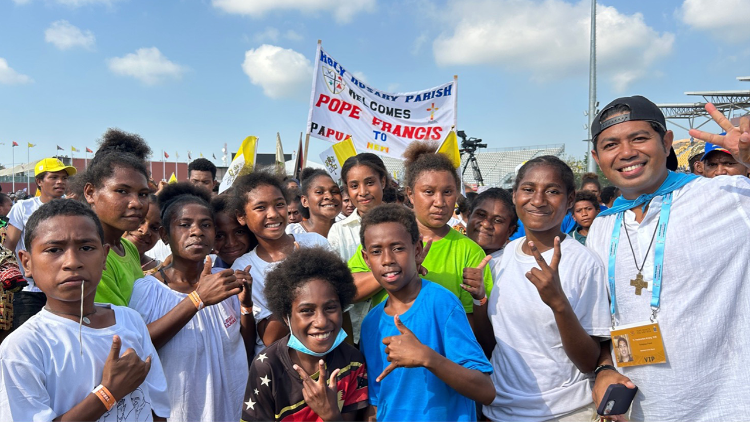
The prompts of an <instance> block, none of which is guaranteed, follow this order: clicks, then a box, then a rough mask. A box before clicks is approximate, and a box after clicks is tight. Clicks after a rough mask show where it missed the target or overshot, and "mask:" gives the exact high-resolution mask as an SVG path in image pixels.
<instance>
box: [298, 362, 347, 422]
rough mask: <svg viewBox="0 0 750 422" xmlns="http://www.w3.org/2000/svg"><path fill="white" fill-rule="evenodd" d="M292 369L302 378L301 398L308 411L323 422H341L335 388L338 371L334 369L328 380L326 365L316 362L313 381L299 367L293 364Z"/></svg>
mask: <svg viewBox="0 0 750 422" xmlns="http://www.w3.org/2000/svg"><path fill="white" fill-rule="evenodd" d="M293 368H294V370H295V371H297V373H298V374H299V376H300V377H301V378H302V397H303V398H304V399H305V403H307V405H308V406H310V409H312V410H313V412H315V413H316V414H317V415H318V416H320V418H321V419H323V420H324V421H334V420H341V412H340V411H339V403H338V387H337V386H336V377H337V376H338V374H339V371H340V369H335V370H334V371H333V372H332V373H331V376H330V378H328V379H326V364H325V362H324V361H323V359H321V360H320V361H319V362H318V371H319V373H318V380H317V381H315V380H313V379H312V378H310V375H308V374H307V372H305V370H304V369H302V367H301V366H299V365H297V364H295V365H294V366H293Z"/></svg>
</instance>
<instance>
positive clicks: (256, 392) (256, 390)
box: [253, 388, 260, 396]
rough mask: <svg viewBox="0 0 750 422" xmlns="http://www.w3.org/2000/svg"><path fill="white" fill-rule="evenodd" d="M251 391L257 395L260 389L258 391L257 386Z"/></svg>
mask: <svg viewBox="0 0 750 422" xmlns="http://www.w3.org/2000/svg"><path fill="white" fill-rule="evenodd" d="M253 392H254V393H255V395H256V396H257V395H258V393H260V391H258V389H257V388H256V389H255V390H253Z"/></svg>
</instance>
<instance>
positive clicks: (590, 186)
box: [580, 173, 602, 201]
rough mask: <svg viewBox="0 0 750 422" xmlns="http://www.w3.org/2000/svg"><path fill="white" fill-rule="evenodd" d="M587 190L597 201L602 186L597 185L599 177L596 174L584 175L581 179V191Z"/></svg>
mask: <svg viewBox="0 0 750 422" xmlns="http://www.w3.org/2000/svg"><path fill="white" fill-rule="evenodd" d="M580 190H587V191H589V192H591V193H593V194H594V195H596V200H597V201H599V200H600V198H599V195H600V194H601V192H602V185H601V184H600V183H599V176H598V175H597V174H596V173H584V175H583V176H582V177H581V189H580Z"/></svg>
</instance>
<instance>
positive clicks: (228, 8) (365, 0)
mask: <svg viewBox="0 0 750 422" xmlns="http://www.w3.org/2000/svg"><path fill="white" fill-rule="evenodd" d="M66 1H72V0H66ZM78 1H80V0H78ZM375 1H376V0H211V3H212V4H213V6H214V7H216V8H219V9H221V10H223V11H225V12H227V13H234V14H239V15H248V16H252V17H255V18H257V17H261V16H263V15H265V14H266V13H267V12H269V11H272V10H298V11H300V12H303V13H309V12H333V16H334V18H335V19H336V21H338V22H340V23H346V22H350V21H351V20H352V18H353V17H354V15H356V14H357V13H360V12H372V11H373V10H374V9H375Z"/></svg>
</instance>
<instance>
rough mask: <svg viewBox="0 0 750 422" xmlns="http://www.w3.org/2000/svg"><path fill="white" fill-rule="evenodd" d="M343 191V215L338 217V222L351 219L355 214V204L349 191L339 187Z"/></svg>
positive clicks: (340, 214)
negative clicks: (347, 218)
mask: <svg viewBox="0 0 750 422" xmlns="http://www.w3.org/2000/svg"><path fill="white" fill-rule="evenodd" d="M339 190H340V191H341V213H339V215H337V216H336V222H337V223H338V222H339V221H341V220H343V219H345V218H346V217H349V216H350V215H352V213H353V212H354V209H355V208H354V204H352V200H351V198H349V191H348V190H347V189H346V187H339Z"/></svg>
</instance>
